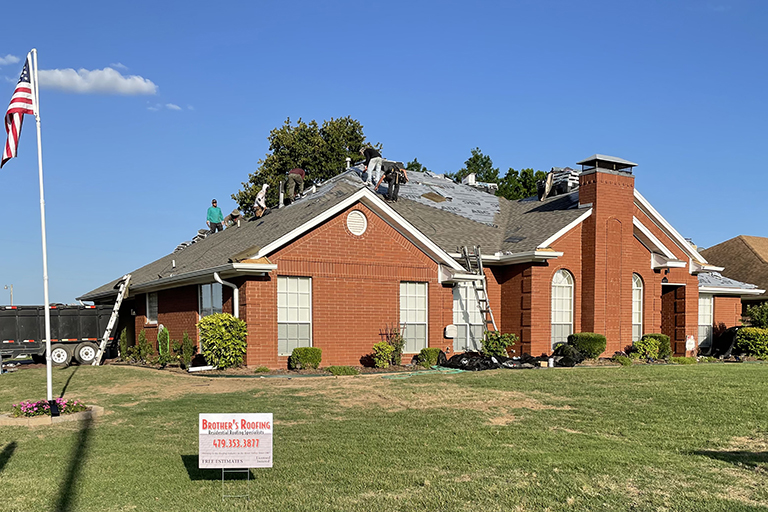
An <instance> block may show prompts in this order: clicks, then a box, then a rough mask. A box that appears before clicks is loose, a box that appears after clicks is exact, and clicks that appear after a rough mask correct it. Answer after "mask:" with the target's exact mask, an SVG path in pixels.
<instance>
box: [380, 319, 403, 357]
mask: <svg viewBox="0 0 768 512" xmlns="http://www.w3.org/2000/svg"><path fill="white" fill-rule="evenodd" d="M384 336H385V337H386V340H387V343H389V344H390V345H391V346H392V349H393V350H392V356H391V358H390V362H391V363H392V364H394V365H398V366H399V365H400V364H401V363H402V361H403V347H404V346H405V338H403V335H402V334H400V329H399V328H398V327H389V326H387V328H386V329H385V330H384Z"/></svg>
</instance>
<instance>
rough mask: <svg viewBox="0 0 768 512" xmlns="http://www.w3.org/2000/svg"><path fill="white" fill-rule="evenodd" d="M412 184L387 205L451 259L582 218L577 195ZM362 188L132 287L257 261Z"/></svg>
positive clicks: (339, 186)
mask: <svg viewBox="0 0 768 512" xmlns="http://www.w3.org/2000/svg"><path fill="white" fill-rule="evenodd" d="M409 178H410V182H409V183H406V184H402V185H401V189H400V200H399V201H397V202H395V203H389V205H390V206H391V207H392V208H393V209H394V210H395V211H396V212H397V213H399V214H400V215H401V216H402V217H404V218H405V219H406V220H407V221H408V222H409V223H411V224H412V225H413V226H414V227H415V228H416V229H418V230H419V231H420V232H421V233H423V234H424V235H426V236H427V237H428V238H430V239H431V240H432V241H433V242H434V243H436V244H437V245H438V246H440V248H442V249H443V250H444V251H446V252H448V253H452V252H455V251H456V249H457V247H460V246H463V245H467V246H472V245H480V246H481V248H482V253H483V254H495V253H506V254H513V253H520V252H528V251H532V250H534V249H536V247H537V246H538V245H540V244H541V243H542V242H544V241H545V240H546V239H547V238H549V237H550V236H551V235H552V234H554V233H555V232H557V231H558V230H560V229H562V228H563V227H565V226H566V225H568V224H569V223H570V222H572V221H573V220H575V219H576V218H577V217H579V216H580V215H581V214H582V213H583V212H584V210H583V209H579V208H577V206H578V192H573V193H570V194H567V195H562V196H555V197H551V198H548V199H546V200H544V201H537V200H535V198H533V199H524V200H520V201H508V200H506V199H504V198H499V197H496V196H493V195H490V194H488V193H486V192H483V191H481V190H477V189H474V188H472V187H469V186H466V185H459V184H455V183H453V182H451V181H449V180H445V179H444V178H442V177H438V176H436V175H434V174H432V173H416V172H412V173H409ZM362 187H364V184H363V182H362V180H361V179H360V177H359V175H358V173H357V172H356V171H354V170H348V171H346V172H344V173H342V174H340V175H338V176H336V177H335V178H333V179H331V180H328V181H327V182H325V183H324V184H323V185H322V186H320V187H318V190H317V192H316V193H314V194H310V195H308V196H307V197H305V198H303V199H299V200H297V201H296V202H294V203H293V204H292V205H290V206H288V207H286V208H281V209H272V210H270V211H269V213H268V214H267V215H265V216H264V217H262V218H260V219H252V220H250V221H243V222H241V226H240V227H239V228H230V229H226V230H224V231H223V232H220V233H216V234H214V235H211V236H208V237H207V238H205V239H203V240H200V241H198V242H196V243H194V244H192V245H190V246H188V247H186V248H184V249H182V250H180V251H177V252H174V253H171V254H168V255H167V256H164V257H162V258H160V259H158V260H156V261H154V262H152V263H149V264H147V265H145V266H143V267H141V268H139V269H137V270H134V271H133V272H131V286H134V287H135V286H141V285H147V284H151V283H152V282H153V281H156V280H158V279H160V278H166V277H170V276H171V275H176V276H178V275H182V274H187V273H191V272H196V271H203V270H205V269H209V268H214V267H218V266H221V265H225V264H227V263H230V262H231V258H232V257H233V256H235V255H237V254H239V253H241V252H243V251H249V250H250V251H252V252H253V253H255V252H257V251H258V249H259V248H261V247H264V246H266V245H268V244H269V243H271V242H273V241H275V240H277V239H279V238H280V237H282V236H284V235H286V234H288V233H289V232H291V231H292V230H294V229H296V228H298V227H300V226H302V225H303V224H305V223H307V222H308V221H310V220H311V219H313V218H315V217H318V216H320V215H322V214H323V212H325V211H327V210H328V209H330V208H332V207H334V206H335V205H337V204H339V203H340V202H342V201H344V200H345V199H346V198H348V197H350V196H352V195H353V194H354V193H356V192H357V191H358V190H360V189H361V188H362ZM384 191H386V186H382V187H381V188H380V192H382V193H383V192H384ZM435 194H436V195H435ZM425 195H426V197H424V196H425ZM441 198H444V199H445V200H442V199H441ZM434 199H438V200H437V201H435V200H434ZM173 260H175V262H176V267H175V268H174V267H173ZM116 283H117V279H116V280H115V281H112V282H110V283H107V284H105V285H103V286H101V287H99V288H96V289H95V290H92V291H90V292H88V293H86V294H84V295H83V296H82V297H79V298H80V299H81V300H93V299H96V298H106V297H108V296H110V295H114V294H116V292H115V291H114V289H113V288H114V286H115V284H116Z"/></svg>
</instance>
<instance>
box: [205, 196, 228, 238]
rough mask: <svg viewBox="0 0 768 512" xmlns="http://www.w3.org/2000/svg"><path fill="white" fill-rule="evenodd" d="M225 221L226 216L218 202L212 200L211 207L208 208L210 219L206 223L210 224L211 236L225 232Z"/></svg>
mask: <svg viewBox="0 0 768 512" xmlns="http://www.w3.org/2000/svg"><path fill="white" fill-rule="evenodd" d="M223 220H224V214H223V213H221V208H219V207H218V206H217V205H216V200H215V199H212V200H211V207H210V208H208V218H207V219H206V221H205V222H206V224H208V229H210V230H211V234H213V233H215V232H217V231H224V226H223V225H222V221H223Z"/></svg>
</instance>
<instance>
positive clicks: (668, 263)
mask: <svg viewBox="0 0 768 512" xmlns="http://www.w3.org/2000/svg"><path fill="white" fill-rule="evenodd" d="M651 268H652V269H657V268H685V262H684V261H681V260H677V259H674V258H667V257H666V256H664V255H662V254H657V253H655V252H652V253H651Z"/></svg>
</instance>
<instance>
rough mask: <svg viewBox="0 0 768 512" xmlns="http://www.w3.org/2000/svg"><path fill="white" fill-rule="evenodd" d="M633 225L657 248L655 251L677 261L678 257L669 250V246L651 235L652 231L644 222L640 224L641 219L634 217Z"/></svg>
mask: <svg viewBox="0 0 768 512" xmlns="http://www.w3.org/2000/svg"><path fill="white" fill-rule="evenodd" d="M632 225H633V226H634V227H635V228H637V230H638V231H640V233H642V234H643V236H644V237H646V238H647V239H648V241H649V242H651V244H652V245H654V246H655V249H656V250H658V251H659V252H660V253H661V254H663V255H664V257H665V258H667V259H671V260H677V257H676V256H675V255H674V254H673V253H672V251H670V250H669V249H667V246H665V245H664V244H663V243H661V240H659V239H658V238H656V236H654V234H653V233H651V230H650V229H648V228H647V227H645V226H644V225H643V223H642V222H640V219H638V218H637V217H634V216H633V217H632ZM641 242H642V240H641ZM649 249H651V250H653V248H650V247H649Z"/></svg>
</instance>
